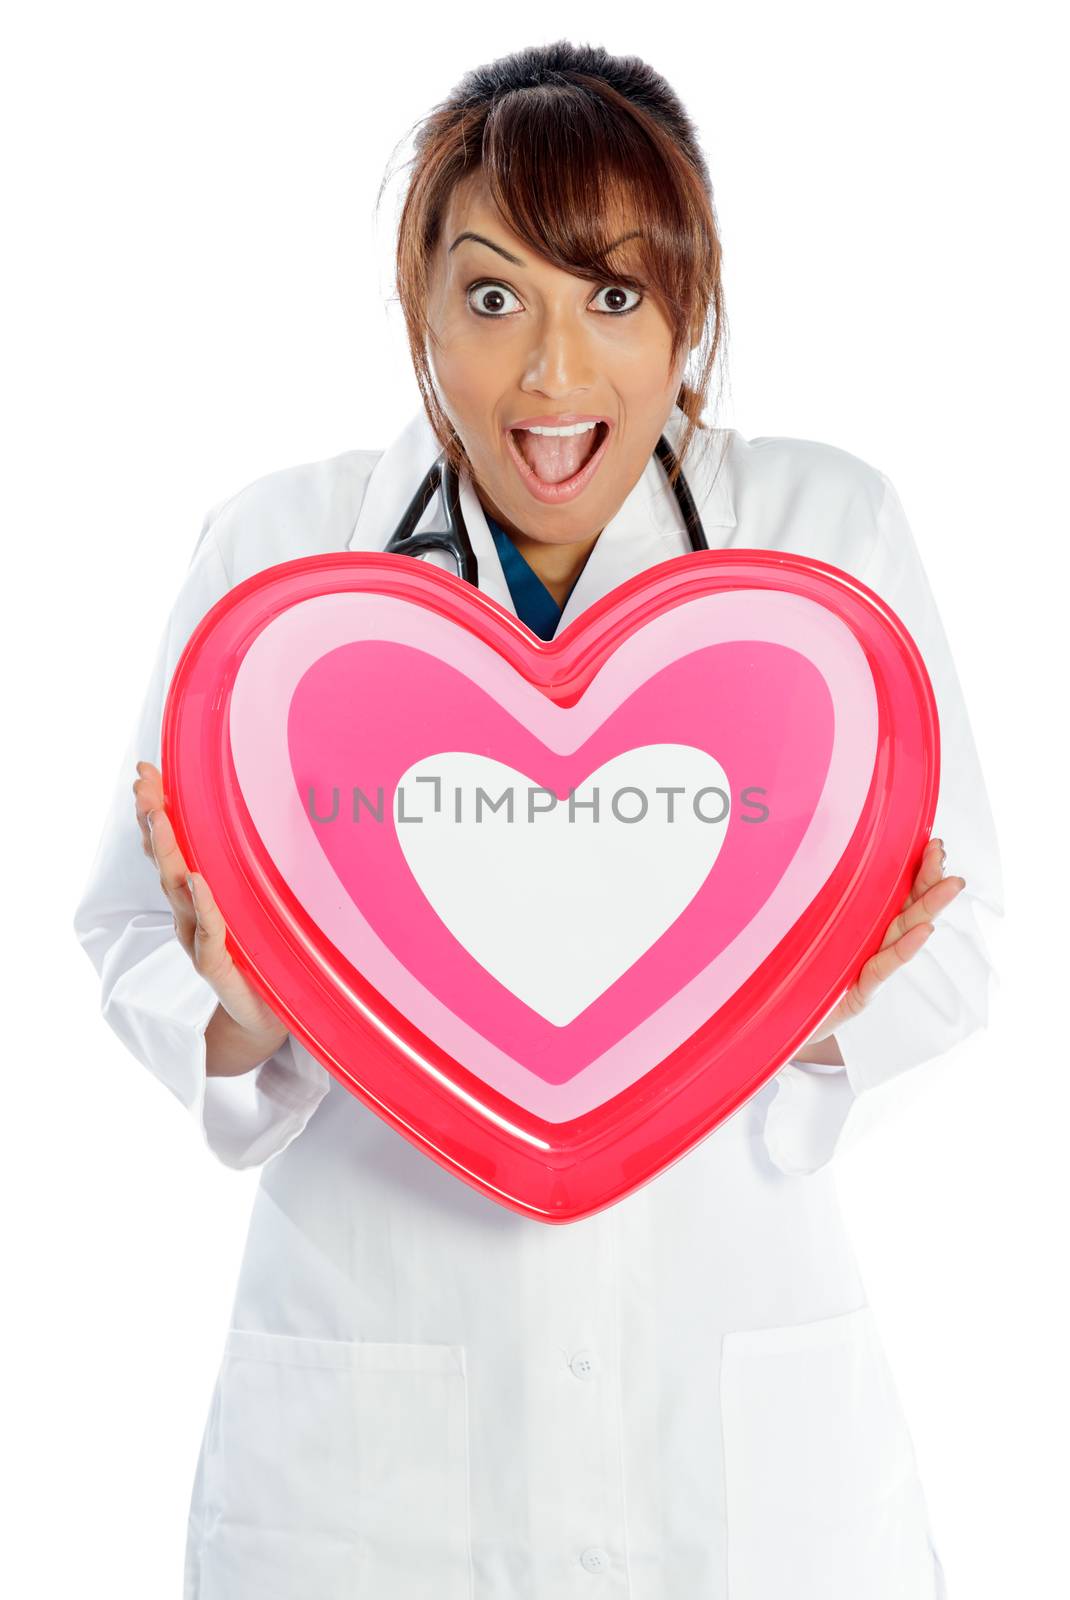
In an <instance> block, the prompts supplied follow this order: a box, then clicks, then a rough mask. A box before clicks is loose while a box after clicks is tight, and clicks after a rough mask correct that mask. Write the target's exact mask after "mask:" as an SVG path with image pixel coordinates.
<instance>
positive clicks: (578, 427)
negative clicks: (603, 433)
mask: <svg viewBox="0 0 1070 1600" xmlns="http://www.w3.org/2000/svg"><path fill="white" fill-rule="evenodd" d="M597 426H598V424H597V422H574V423H573V424H572V426H571V427H568V428H523V429H520V430H519V431H520V432H523V433H545V434H548V435H549V436H550V438H552V439H566V438H569V437H570V436H571V435H572V434H574V433H590V431H591V429H592V428H597Z"/></svg>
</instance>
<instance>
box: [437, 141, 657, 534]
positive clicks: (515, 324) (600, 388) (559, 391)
mask: <svg viewBox="0 0 1070 1600" xmlns="http://www.w3.org/2000/svg"><path fill="white" fill-rule="evenodd" d="M624 231H625V230H624V229H622V232H624ZM469 233H472V234H478V235H480V238H479V239H472V238H465V237H463V236H464V235H465V234H469ZM484 241H486V242H484ZM613 260H614V262H615V263H616V262H619V263H620V266H621V270H626V268H627V266H628V265H631V264H632V263H631V253H630V250H629V245H628V243H627V242H625V243H623V244H621V245H619V247H618V249H617V251H616V253H615V254H614V257H613ZM429 318H430V323H431V333H432V337H431V339H430V341H429V344H428V359H429V361H430V364H431V369H432V372H433V373H434V377H435V382H436V385H437V387H438V391H439V396H440V398H441V401H442V405H443V409H444V410H445V412H446V415H447V416H448V417H449V419H450V421H451V423H452V424H453V426H454V428H455V429H456V430H457V433H458V434H459V435H460V438H461V441H462V443H463V444H464V447H465V450H466V451H467V453H468V458H469V460H470V462H471V464H472V469H473V474H474V478H475V483H476V486H477V488H478V490H479V498H480V500H481V502H482V504H483V506H484V507H485V508H486V510H488V511H489V512H490V513H491V515H492V516H494V517H495V518H496V519H497V520H498V521H499V522H500V523H501V524H502V526H503V527H504V528H505V529H506V530H507V531H508V532H510V533H512V534H520V535H526V536H527V537H528V538H531V539H537V540H545V541H547V542H549V543H552V544H571V543H575V542H577V541H580V540H589V539H592V538H594V537H596V536H597V535H598V534H599V533H600V532H601V530H602V529H603V528H604V527H605V525H606V524H607V523H608V522H609V521H610V520H611V519H612V517H613V516H614V515H615V514H616V512H617V511H618V510H619V509H620V507H621V505H622V504H623V502H624V500H625V499H626V498H627V496H628V494H629V493H630V492H631V490H632V488H633V487H634V486H635V484H636V483H637V482H638V480H639V478H640V476H641V475H642V472H643V469H644V468H645V466H646V464H647V462H648V461H649V460H650V457H651V454H652V453H653V450H654V446H655V444H656V443H657V440H658V436H659V434H660V433H661V432H662V430H663V428H664V426H665V423H666V421H667V419H668V417H669V414H670V412H671V411H672V408H673V404H674V402H675V400H676V396H677V394H678V392H679V388H680V382H681V379H682V377H683V373H684V368H685V366H686V362H687V352H686V350H685V351H684V352H682V353H681V355H680V357H679V358H678V360H677V362H676V364H675V365H674V366H673V367H672V368H671V369H670V366H669V351H670V347H671V343H672V335H671V330H670V328H669V324H668V322H667V321H666V320H665V318H664V316H663V315H662V313H661V310H660V308H659V307H658V306H657V304H656V303H655V301H654V300H653V299H652V298H651V297H650V296H649V295H645V294H641V293H640V292H639V291H638V290H635V289H624V288H621V287H619V286H614V285H613V284H612V283H607V284H603V285H600V286H599V285H592V284H591V283H590V282H589V281H584V280H583V279H582V278H577V277H574V276H573V275H572V274H571V273H568V272H562V271H560V270H559V269H558V268H557V267H554V266H551V265H550V264H549V263H548V262H547V261H546V260H545V258H543V257H540V256H537V255H535V254H534V253H533V252H532V251H531V249H530V248H529V247H528V246H527V245H526V244H524V243H523V242H522V241H521V240H520V239H518V238H517V236H516V235H515V234H514V233H512V232H511V231H510V230H509V228H508V227H507V226H506V224H505V222H504V221H503V219H502V216H501V213H500V212H499V211H498V209H497V208H496V207H495V206H494V204H493V202H492V201H491V200H490V198H489V196H488V195H487V193H486V190H485V185H484V182H483V179H482V177H481V175H480V174H478V173H477V174H474V175H473V176H472V177H470V178H468V179H466V180H465V181H464V182H463V183H461V184H458V185H457V187H456V188H455V189H454V191H453V195H452V197H451V201H450V204H449V207H448V209H447V213H446V218H445V222H444V226H443V229H442V233H441V237H440V239H439V244H438V248H437V253H436V256H435V260H434V263H433V271H432V281H431V304H430V306H429ZM556 419H561V422H562V423H563V424H566V425H567V424H572V423H574V422H576V421H580V420H582V421H587V420H588V419H600V423H601V425H599V426H597V427H595V428H593V429H590V430H589V431H587V432H582V433H579V434H576V435H574V436H573V437H571V438H568V437H566V438H559V439H555V438H553V437H546V436H544V437H543V438H541V439H539V438H538V436H537V435H532V434H531V433H530V432H529V431H528V430H527V429H521V431H519V432H514V431H513V430H515V429H517V427H518V425H519V424H524V423H528V424H539V425H542V424H544V423H547V424H548V425H550V426H553V424H554V421H555V420H556ZM595 457H597V460H595V459H594V458H595ZM588 461H589V462H590V463H591V466H590V467H589V468H585V463H587V462H588Z"/></svg>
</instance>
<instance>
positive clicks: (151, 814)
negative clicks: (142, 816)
mask: <svg viewBox="0 0 1070 1600" xmlns="http://www.w3.org/2000/svg"><path fill="white" fill-rule="evenodd" d="M146 821H147V822H148V825H149V828H150V829H152V828H155V826H156V813H155V811H150V812H149V814H148V817H147V818H146Z"/></svg>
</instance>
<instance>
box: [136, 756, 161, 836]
mask: <svg viewBox="0 0 1070 1600" xmlns="http://www.w3.org/2000/svg"><path fill="white" fill-rule="evenodd" d="M137 770H138V773H139V776H138V777H137V778H135V780H134V783H133V790H134V813H135V815H136V817H137V823H138V827H139V828H140V829H141V848H142V849H143V850H144V852H145V854H146V855H147V856H148V857H149V858H150V859H152V836H151V834H150V831H149V813H150V811H155V810H156V809H157V808H158V807H159V806H162V805H163V783H162V780H161V779H160V774H159V773H158V772H157V771H156V768H155V767H154V766H152V765H151V764H150V763H149V762H148V761H139V762H138V764H137Z"/></svg>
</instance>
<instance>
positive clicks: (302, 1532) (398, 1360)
mask: <svg viewBox="0 0 1070 1600" xmlns="http://www.w3.org/2000/svg"><path fill="white" fill-rule="evenodd" d="M218 1397H219V1398H218V1408H217V1413H216V1416H215V1423H214V1429H213V1436H212V1439H211V1442H210V1445H207V1446H206V1448H208V1450H209V1454H208V1459H207V1460H206V1461H205V1464H204V1472H203V1497H204V1504H203V1507H202V1508H201V1510H200V1513H199V1522H200V1526H201V1528H202V1529H203V1536H202V1541H201V1548H200V1551H199V1555H198V1559H197V1562H196V1563H195V1565H196V1568H197V1570H198V1571H199V1581H200V1588H199V1590H198V1591H197V1592H196V1600H254V1597H255V1600H340V1597H341V1596H343V1595H344V1596H346V1597H347V1600H364V1597H365V1596H367V1600H470V1596H471V1577H470V1539H469V1515H468V1418H467V1373H466V1363H465V1348H464V1346H463V1345H448V1344H394V1343H370V1342H364V1341H349V1340H334V1339H304V1338H298V1337H294V1336H291V1335H284V1334H274V1333H259V1332H254V1331H252V1330H247V1329H238V1328H232V1329H231V1330H230V1333H229V1334H228V1337H227V1346H226V1352H225V1355H224V1360H223V1366H222V1370H221V1373H220V1379H219V1385H218Z"/></svg>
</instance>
